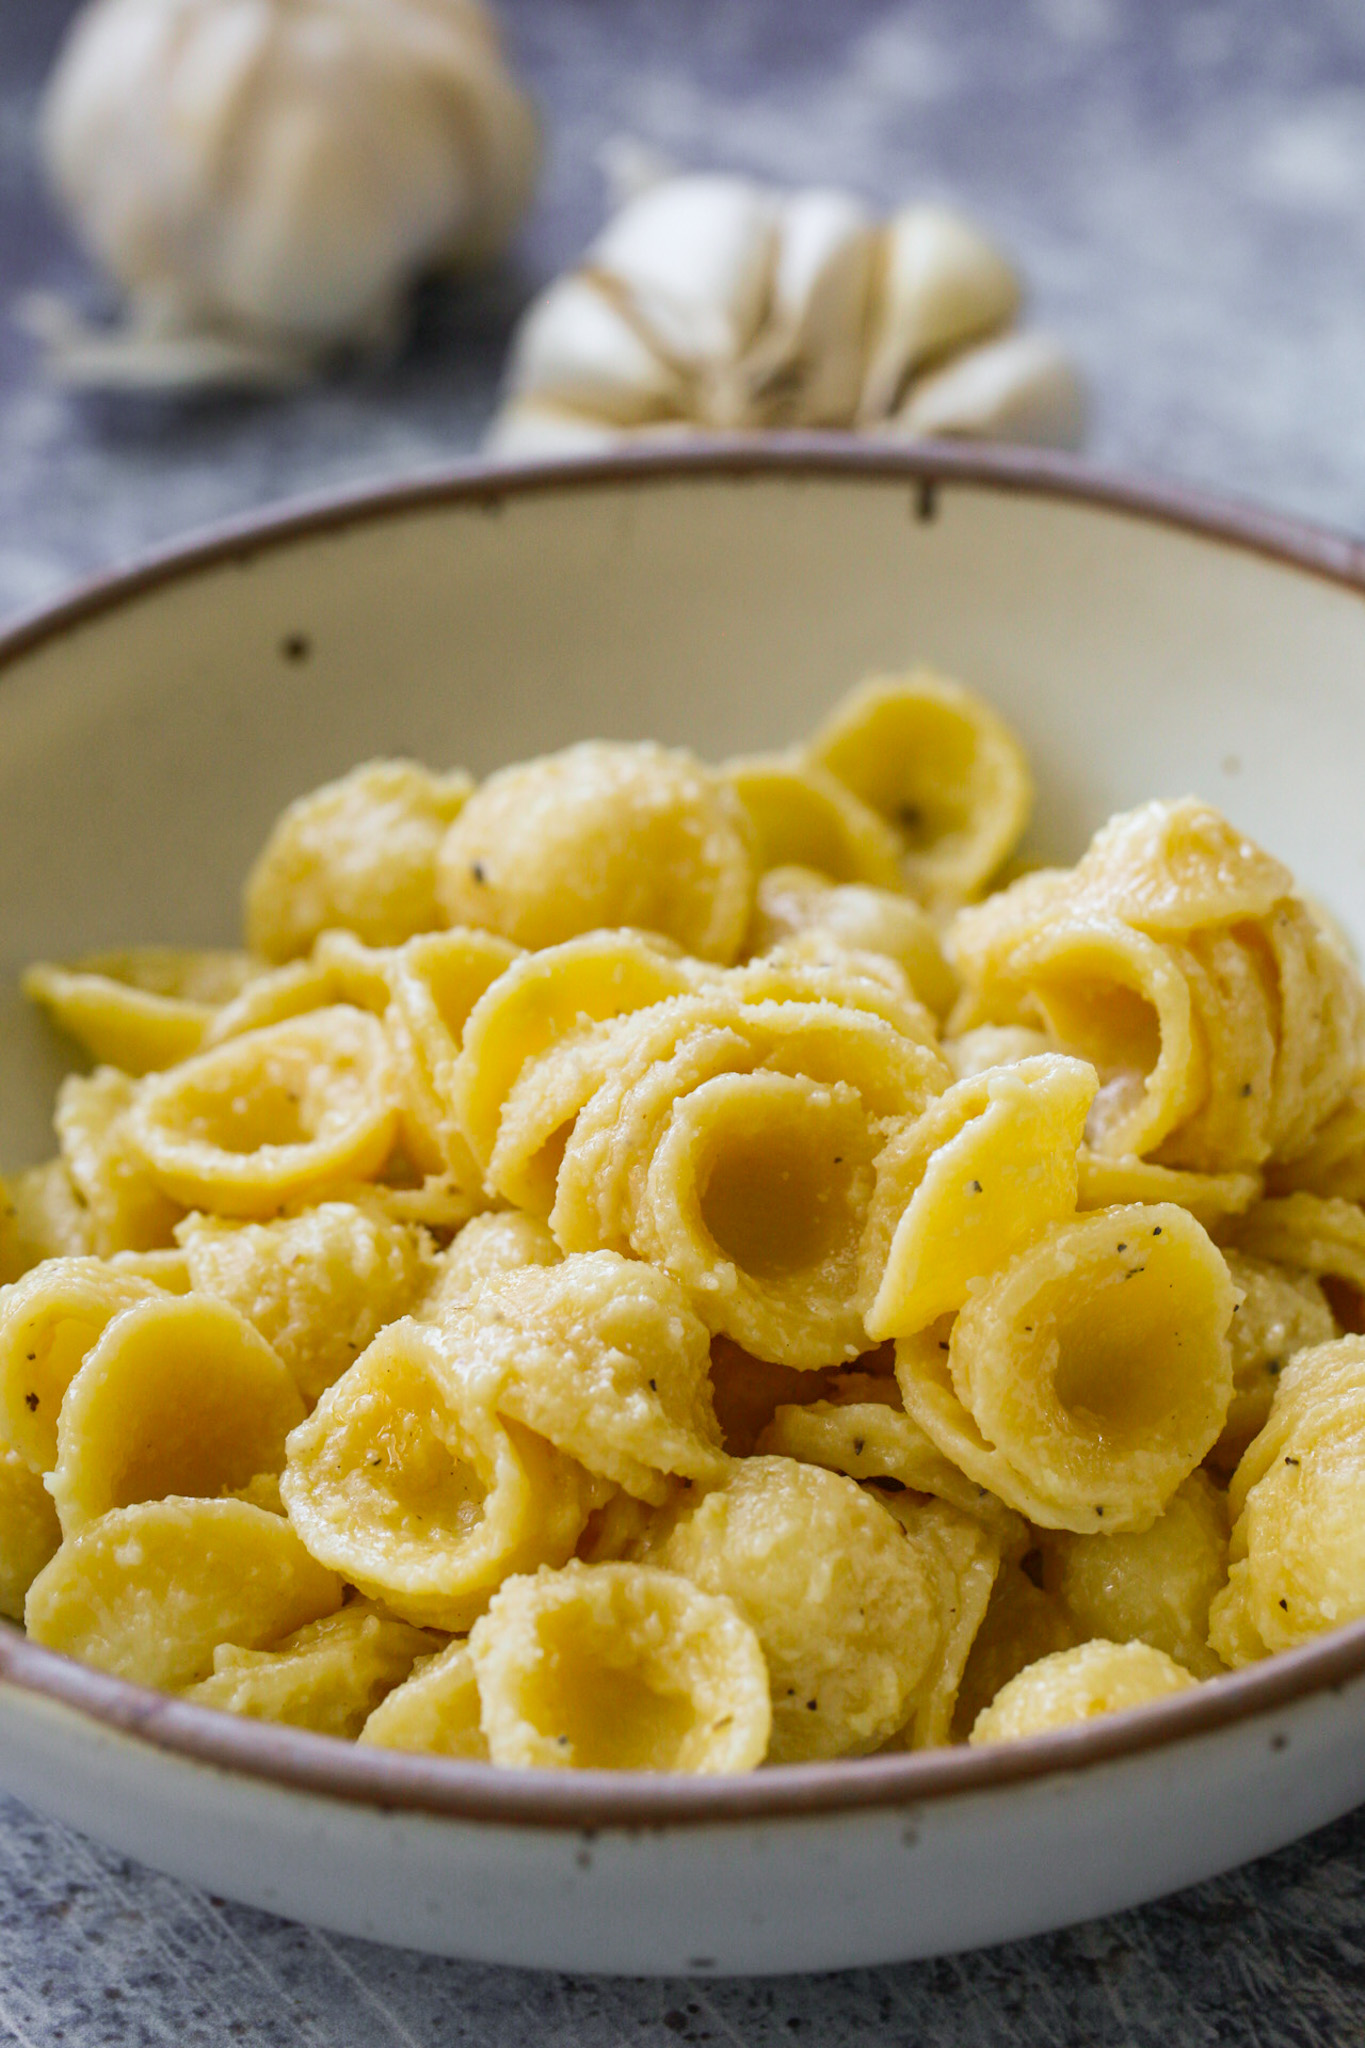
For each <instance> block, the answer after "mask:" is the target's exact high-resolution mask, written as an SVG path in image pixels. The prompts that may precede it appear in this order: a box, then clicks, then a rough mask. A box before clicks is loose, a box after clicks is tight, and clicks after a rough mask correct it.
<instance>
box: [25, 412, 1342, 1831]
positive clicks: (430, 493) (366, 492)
mask: <svg viewBox="0 0 1365 2048" xmlns="http://www.w3.org/2000/svg"><path fill="white" fill-rule="evenodd" d="M774 475H776V476H785V477H792V478H812V479H814V478H826V479H828V478H836V479H850V478H852V479H865V480H875V481H881V482H896V481H900V482H903V483H904V484H906V485H907V486H908V487H909V489H910V491H911V494H912V510H913V511H914V512H915V514H916V515H917V516H919V517H921V518H926V519H928V518H932V517H933V516H934V514H935V511H936V509H937V499H938V496H939V493H940V492H941V491H942V490H943V489H945V488H948V487H951V486H954V485H958V486H963V487H966V488H971V489H977V490H994V491H1000V492H1006V493H1010V494H1014V495H1023V496H1032V497H1035V498H1040V499H1044V500H1055V501H1060V502H1064V503H1070V504H1074V505H1080V506H1083V507H1087V508H1090V509H1093V510H1096V511H1100V512H1109V513H1116V514H1121V515H1127V516H1130V517H1133V518H1136V519H1140V520H1143V521H1146V522H1147V523H1149V524H1156V525H1160V526H1166V527H1172V528H1175V529H1177V530H1179V531H1181V532H1184V533H1188V534H1192V535H1195V536H1196V537H1199V538H1203V539H1207V540H1210V541H1213V542H1217V543H1219V544H1221V545H1223V546H1225V547H1226V546H1230V547H1233V548H1235V549H1237V550H1239V551H1241V552H1243V553H1250V554H1254V555H1259V556H1261V557H1263V558H1267V559H1269V560H1271V561H1274V562H1279V563H1283V564H1284V565H1286V566H1288V567H1291V568H1294V569H1297V570H1299V571H1301V572H1306V573H1308V574H1310V575H1313V576H1316V577H1320V578H1323V579H1325V580H1326V581H1328V582H1331V583H1334V584H1337V585H1338V586H1340V587H1342V588H1344V589H1347V590H1350V591H1353V592H1355V593H1356V594H1357V595H1362V594H1365V544H1362V543H1360V542H1358V541H1355V540H1353V539H1351V538H1350V537H1349V536H1347V535H1344V534H1337V533H1333V532H1331V531H1328V530H1326V529H1323V528H1320V527H1316V526H1313V525H1310V524H1308V523H1306V522H1303V521H1300V520H1296V519H1290V518H1285V517H1282V516H1280V515H1278V514H1275V513H1271V512H1267V511H1263V510H1260V509H1256V508H1253V507H1250V506H1247V505H1243V504H1238V503H1234V502H1228V501H1226V500H1223V499H1220V498H1218V497H1215V496H1212V495H1209V494H1206V493H1204V492H1202V491H1199V490H1195V489H1191V488H1189V487H1187V486H1184V485H1182V484H1173V483H1159V482H1154V481H1146V480H1141V479H1134V478H1131V477H1126V476H1121V475H1117V474H1111V473H1108V472H1105V471H1103V470H1100V469H1097V468H1095V467H1093V466H1091V465H1089V464H1087V463H1083V462H1079V461H1077V460H1075V459H1074V458H1071V457H1068V456H1062V455H1055V454H1052V453H1044V452H1041V451H1036V450H1018V449H1007V448H985V447H976V446H970V447H963V446H960V445H953V444H948V443H931V442H925V443H920V444H918V445H915V446H913V447H910V446H907V447H894V446H888V445H885V444H876V443H868V442H865V441H860V440H857V439H854V438H853V437H849V436H842V435H836V434H792V435H774V436H770V437H765V439H764V440H763V441H762V442H758V441H756V440H751V439H734V440H731V439H708V440H703V439H700V438H699V439H698V440H696V441H694V442H692V443H690V444H689V445H687V446H670V447H667V448H664V447H658V446H655V447H638V448H634V449H626V450H622V451H620V452H613V453H611V454H610V455H606V456H598V457H591V458H578V459H574V460H571V461H554V462H529V463H521V462H518V463H500V464H496V465H494V464H489V463H483V462H465V463H460V464H457V465H453V466H451V467H450V468H448V469H444V470H440V471H436V472H433V473H432V474H431V475H429V476H422V477H420V478H418V479H416V480H413V481H407V482H399V483H391V484H381V485H374V486H369V487H365V488H360V489H356V490H344V491H333V492H328V493H326V494H324V495H322V496H319V497H317V498H314V499H309V500H304V501H300V502H298V503H295V504H290V505H287V506H285V507H284V508H282V509H280V510H278V511H273V512H268V513H263V514H260V513H258V514H252V515H249V516H247V517H245V518H242V519H238V520H233V521H231V522H228V523H225V524H222V525H219V526H216V527H214V528H212V529H211V530H209V531H208V532H206V533H204V534H201V535H197V536H195V537H193V538H191V539H190V540H188V541H186V542H183V543H180V544H178V545H174V546H171V547H167V548H165V549H160V550H157V551H156V552H154V553H151V554H149V555H147V556H145V557H143V558H142V559H141V560H139V561H137V562H135V563H134V564H133V565H132V566H131V567H129V568H126V569H123V570H120V571H116V572H113V573H110V574H104V575H100V576H97V577H94V578H91V579H89V580H88V581H86V582H83V583H82V584H80V585H78V586H77V587H76V588H75V589H74V590H73V591H72V592H71V593H70V594H69V595H68V596H66V597H65V598H62V599H59V600H58V601H57V602H55V603H52V604H48V605H45V606H42V607H40V608H39V609H38V610H37V611H35V612H33V613H31V614H29V615H28V616H26V617H21V618H20V619H19V620H18V621H17V622H16V623H14V624H12V625H11V626H10V627H9V628H8V630H6V631H4V632H0V685H3V681H4V674H5V671H6V670H7V669H9V668H11V667H12V666H13V665H14V664H15V663H16V662H18V661H19V660H20V659H21V658H22V657H24V656H27V655H29V654H31V653H33V652H35V651H36V650H37V649H39V648H42V647H45V646H48V645H50V644H52V643H54V642H56V641H58V640H59V639H61V637H62V636H63V635H64V634H66V633H69V632H71V631H73V630H75V629H77V628H79V627H81V626H83V625H85V624H86V623H88V622H89V621H91V620H93V619H96V618H99V617H100V616H101V615H103V614H105V613H107V612H110V611H115V610H117V609H119V608H120V607H121V606H123V605H126V604H128V603H130V602H132V601H135V600H137V599H140V598H142V597H144V596H147V595H149V594H151V593H153V592H155V591H157V590H158V589H161V588H163V587H165V586H167V585H170V584H175V583H180V582H183V581H185V580H187V579H189V578H192V577H194V576H196V575H199V574H201V573H203V572H204V571H205V570H210V569H213V568H215V567H218V566H221V565H224V564H231V563H241V564H246V563H249V562H250V561H251V560H252V559H253V558H254V557H255V556H256V555H258V554H261V553H264V552H266V551H270V550H274V549H277V548H280V547H285V546H288V545H289V544H290V543H292V542H295V541H303V540H309V539H314V538H317V537H319V536H323V535H326V534H328V533H335V532H340V531H343V530H345V529H346V528H348V527H350V526H354V525H361V524H374V523H376V522H378V521H382V520H386V519H391V518H397V517H404V516H407V515H409V514H412V513H420V512H422V511H428V510H435V509H438V508H441V507H445V506H460V505H464V506H470V505H472V506H476V507H478V508H480V509H481V510H483V511H485V512H487V513H489V514H496V513H497V512H499V511H500V510H501V509H502V506H503V504H504V503H505V502H506V501H508V500H511V499H524V498H528V497H534V496H541V495H553V494H564V493H568V492H578V491H584V490H595V489H603V488H618V487H621V486H627V487H657V486H658V485H659V484H661V483H686V482H688V481H689V480H694V479H698V478H700V479H707V480H717V479H719V480H743V479H746V478H766V477H770V476H774ZM1362 1674H1365V1621H1361V1622H1356V1623H1353V1624H1351V1625H1350V1626H1348V1627H1345V1628H1342V1629H1338V1630H1335V1631H1333V1632H1332V1633H1331V1634H1330V1635H1327V1636H1324V1637H1322V1638H1321V1639H1320V1640H1318V1641H1316V1642H1313V1643H1310V1644H1307V1645H1305V1646H1304V1647H1303V1648H1301V1649H1297V1650H1291V1651H1286V1652H1282V1653H1281V1654H1279V1655H1278V1656H1275V1657H1271V1658H1269V1659H1267V1660H1266V1661H1265V1662H1264V1663H1261V1664H1257V1665H1252V1666H1250V1667H1248V1668H1246V1669H1244V1670H1241V1671H1237V1672H1233V1673H1231V1674H1229V1675H1228V1676H1227V1677H1223V1678H1216V1679H1211V1680H1208V1681H1206V1682H1205V1683H1204V1684H1202V1685H1198V1686H1196V1687H1193V1688H1192V1689H1191V1690H1190V1691H1188V1692H1185V1693H1180V1694H1177V1695H1175V1696H1174V1697H1172V1698H1170V1699H1167V1700H1163V1701H1159V1702H1157V1703H1156V1704H1154V1705H1151V1706H1147V1707H1143V1708H1139V1709H1137V1710H1136V1711H1133V1712H1130V1713H1125V1714H1115V1715H1112V1716H1109V1717H1107V1718H1105V1719H1103V1720H1099V1721H1095V1722H1092V1723H1089V1724H1087V1725H1085V1726H1082V1727H1077V1728H1069V1729H1063V1730H1060V1731H1058V1732H1056V1733H1054V1734H1050V1735H1041V1736H1034V1737H1031V1738H1029V1739H1027V1740H1025V1741H1021V1742H1016V1743H1005V1744H1000V1745H998V1746H995V1747H991V1748H982V1749H979V1750H972V1749H966V1748H961V1747H959V1748H951V1749H941V1750H922V1751H918V1752H916V1753H913V1754H899V1755H883V1756H874V1757H863V1758H855V1759H847V1758H845V1759H838V1760H836V1761H833V1762H829V1763H812V1764H799V1765H780V1766H776V1767H774V1768H772V1769H765V1770H762V1771H758V1772H755V1773H753V1774H751V1775H748V1776H744V1777H736V1778H681V1777H674V1776H665V1775H660V1776H657V1777H656V1776H650V1775H646V1774H643V1773H630V1774H616V1773H612V1772H606V1771H583V1772H564V1773H563V1774H562V1775H561V1774H559V1773H556V1772H543V1771H542V1772H536V1771H507V1770H493V1769H491V1768H490V1767H489V1766H488V1765H485V1764H477V1763H463V1762H460V1761H458V1760H455V1759H451V1758H445V1757H434V1756H417V1755H409V1754H405V1753H403V1752H400V1751H396V1750H382V1749H372V1748H364V1747H360V1746H358V1745H356V1744H354V1743H348V1742H340V1741H336V1740H334V1739H332V1738H329V1737H326V1736H320V1735H313V1734H309V1733H306V1732H305V1731H303V1730H300V1729H294V1728H287V1727H282V1726H279V1725H277V1724H273V1723H267V1722H256V1721H244V1720H241V1719H239V1718H237V1717H235V1716H234V1715H231V1714H226V1713H219V1712H216V1711H214V1710H213V1709H210V1708H206V1707H199V1706H195V1705H192V1704H191V1703H189V1702H188V1701H186V1700H183V1699H177V1698H175V1697H173V1696H169V1695H166V1694H162V1693H158V1692H153V1691H150V1690H149V1689H147V1688H146V1687H143V1686H139V1685H133V1684H130V1683H128V1682H127V1681H125V1680H123V1679H119V1678H114V1677H111V1676H109V1675H108V1674H107V1673H105V1672H102V1671H97V1670H94V1669H93V1668H91V1667H90V1666H87V1665H84V1664H81V1663H78V1662H77V1661H76V1660H75V1659H74V1658H70V1657H66V1656H63V1655H61V1654H60V1653H58V1652H56V1651H52V1650H48V1649H44V1648H43V1647H42V1646H41V1645H40V1644H37V1643H32V1642H29V1641H28V1640H27V1639H26V1638H25V1637H24V1636H23V1635H22V1634H21V1633H20V1632H19V1631H18V1630H17V1629H15V1628H13V1627H9V1626H6V1627H4V1628H2V1629H0V1682H2V1683H4V1684H6V1685H8V1686H11V1687H13V1688H15V1689H17V1690H19V1691H21V1692H24V1693H27V1694H30V1695H33V1696H35V1697H37V1698H39V1699H42V1700H45V1701H49V1702H52V1703H53V1704H55V1705H57V1706H59V1707H61V1708H65V1709H68V1710H70V1711H72V1712H74V1713H76V1714H78V1715H80V1716H82V1717H84V1718H86V1719H90V1720H93V1721H96V1722H98V1723H99V1724H100V1725H101V1726H103V1727H104V1728H106V1729H110V1730H113V1731H115V1732H116V1733H118V1734H120V1735H124V1736H130V1737H133V1738H136V1739H137V1740H139V1741H142V1742H145V1743H147V1744H149V1745H150V1746H152V1747H154V1748H156V1749H159V1750H161V1751H163V1752H167V1753H169V1754H171V1755H173V1756H176V1757H179V1758H180V1759H182V1760H183V1761H185V1762H187V1763H191V1764H197V1765H202V1766H207V1767H209V1768H211V1769H215V1770H218V1771H221V1772H228V1773H232V1774H234V1775H236V1776H239V1777H242V1778H246V1779H248V1780H253V1781H256V1782H257V1783H259V1784H264V1785H275V1786H279V1787H281V1788H285V1789H288V1790H291V1791H293V1792H295V1793H302V1794H305V1795H312V1796H316V1797H324V1798H328V1799H334V1800H341V1801H344V1802H346V1803H348V1804H359V1805H363V1806H369V1807H372V1808H374V1809H375V1810H377V1811H382V1812H389V1813H393V1812H409V1813H416V1814H426V1815H432V1816H437V1817H443V1818H447V1819H452V1820H461V1821H467V1822H475V1823H483V1824H486V1825H497V1826H503V1827H518V1828H527V1827H529V1828H537V1829H550V1830H554V1831H559V1832H563V1831H571V1832H581V1833H587V1834H595V1833H597V1832H599V1831H601V1830H603V1829H612V1830H616V1831H622V1830H624V1831H633V1830H640V1829H646V1830H651V1829H671V1828H676V1827H679V1826H699V1825H706V1826H715V1825H717V1824H722V1823H727V1822H728V1823H732V1824H734V1823H743V1822H751V1821H765V1820H776V1819H803V1818H809V1817H813V1816H817V1815H822V1814H833V1813H839V1812H845V1813H854V1812H858V1811H867V1810H872V1809H877V1808H893V1809H905V1808H909V1807H917V1806H919V1805H921V1804H924V1803H926V1802H928V1801H936V1800H940V1799H945V1798H949V1797H952V1796H954V1795H959V1794H970V1793H981V1792H986V1791H989V1790H993V1789H994V1788H996V1787H1000V1786H1006V1785H1011V1784H1024V1783H1027V1782H1030V1781H1034V1780H1038V1779H1043V1778H1047V1777H1050V1776H1053V1775H1055V1774H1058V1773H1075V1772H1078V1771H1083V1770H1087V1769H1090V1768H1094V1767H1096V1766H1100V1765H1103V1764H1106V1763H1115V1762H1119V1761H1123V1760H1126V1759H1129V1758H1133V1757H1137V1756H1139V1755H1141V1754H1143V1753H1144V1752H1146V1751H1148V1750H1151V1749H1155V1748H1159V1747H1161V1746H1163V1745H1165V1744H1167V1743H1176V1742H1184V1741H1189V1740H1193V1739H1196V1738H1198V1737H1201V1736H1205V1735H1209V1734H1213V1733H1215V1732H1216V1731H1218V1730H1221V1729H1225V1728H1229V1727H1232V1726H1234V1725H1236V1724H1238V1723H1241V1722H1244V1721H1248V1720H1251V1719H1253V1718H1255V1717H1259V1716H1265V1717H1271V1716H1274V1715H1276V1714H1277V1713H1279V1712H1281V1711H1282V1710H1284V1709H1287V1708H1289V1707H1291V1706H1293V1705H1294V1704H1295V1703H1296V1702H1298V1701H1300V1700H1303V1699H1306V1698H1308V1697H1309V1696H1311V1695H1313V1694H1316V1693H1324V1692H1326V1693H1341V1692H1343V1691H1344V1690H1345V1689H1346V1687H1347V1686H1348V1685H1349V1684H1350V1683H1351V1682H1352V1681H1353V1680H1356V1679H1358V1678H1360V1677H1361V1675H1362ZM1267 1734H1268V1740H1269V1742H1270V1743H1271V1745H1272V1746H1273V1747H1275V1748H1279V1747H1282V1746H1283V1743H1284V1737H1283V1735H1282V1734H1280V1733H1279V1732H1278V1731H1275V1732H1271V1731H1269V1730H1268V1731H1267Z"/></svg>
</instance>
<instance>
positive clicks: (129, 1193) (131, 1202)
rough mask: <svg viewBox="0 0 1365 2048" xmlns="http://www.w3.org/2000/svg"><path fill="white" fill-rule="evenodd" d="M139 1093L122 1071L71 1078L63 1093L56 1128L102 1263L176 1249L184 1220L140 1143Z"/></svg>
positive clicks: (103, 1070) (104, 1070) (108, 1069)
mask: <svg viewBox="0 0 1365 2048" xmlns="http://www.w3.org/2000/svg"><path fill="white" fill-rule="evenodd" d="M137 1088H138V1084H137V1083H136V1082H135V1081H131V1080H130V1079H129V1078H128V1076H127V1075H126V1074H120V1073H119V1072H118V1071H117V1069H116V1068H114V1067H100V1068H98V1069H97V1070H96V1072H95V1073H93V1074H88V1075H87V1074H68V1076H67V1078H66V1079H65V1080H64V1081H63V1082H62V1085H61V1087H60V1088H59V1089H58V1091H57V1111H56V1115H55V1117H54V1119H53V1122H54V1125H55V1128H56V1132H57V1138H58V1142H59V1143H60V1145H61V1148H62V1158H63V1159H64V1160H65V1161H66V1168H67V1171H68V1173H69V1174H70V1176H71V1182H72V1186H73V1187H74V1188H75V1190H76V1193H77V1194H78V1196H79V1197H80V1199H81V1201H82V1202H83V1203H84V1204H85V1212H86V1217H87V1220H88V1225H89V1230H90V1238H91V1246H92V1249H93V1250H94V1251H96V1252H97V1253H98V1254H99V1256H100V1257H101V1258H109V1257H110V1256H111V1255H112V1254H113V1253H114V1252H145V1251H154V1250H157V1249H160V1248H162V1247H165V1246H167V1245H169V1244H170V1243H171V1241H172V1239H171V1234H172V1232H173V1231H174V1229H175V1226H176V1224H177V1223H178V1222H179V1220H180V1218H181V1216H182V1215H183V1214H184V1210H183V1209H182V1207H181V1206H180V1204H179V1203H178V1202H175V1201H172V1200H171V1199H170V1198H169V1196H167V1195H166V1193H165V1192H164V1191H163V1189H162V1188H161V1187H160V1186H159V1185H158V1184H157V1181H156V1179H155V1177H154V1175H153V1174H152V1173H151V1172H150V1171H149V1169H148V1166H147V1161H146V1160H145V1159H144V1158H143V1156H142V1154H141V1152H140V1151H139V1149H138V1146H137V1143H136V1140H135V1138H134V1136H133V1132H132V1127H131V1123H130V1120H129V1111H130V1110H131V1108H132V1106H133V1104H134V1102H135V1101H136V1100H137Z"/></svg>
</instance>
